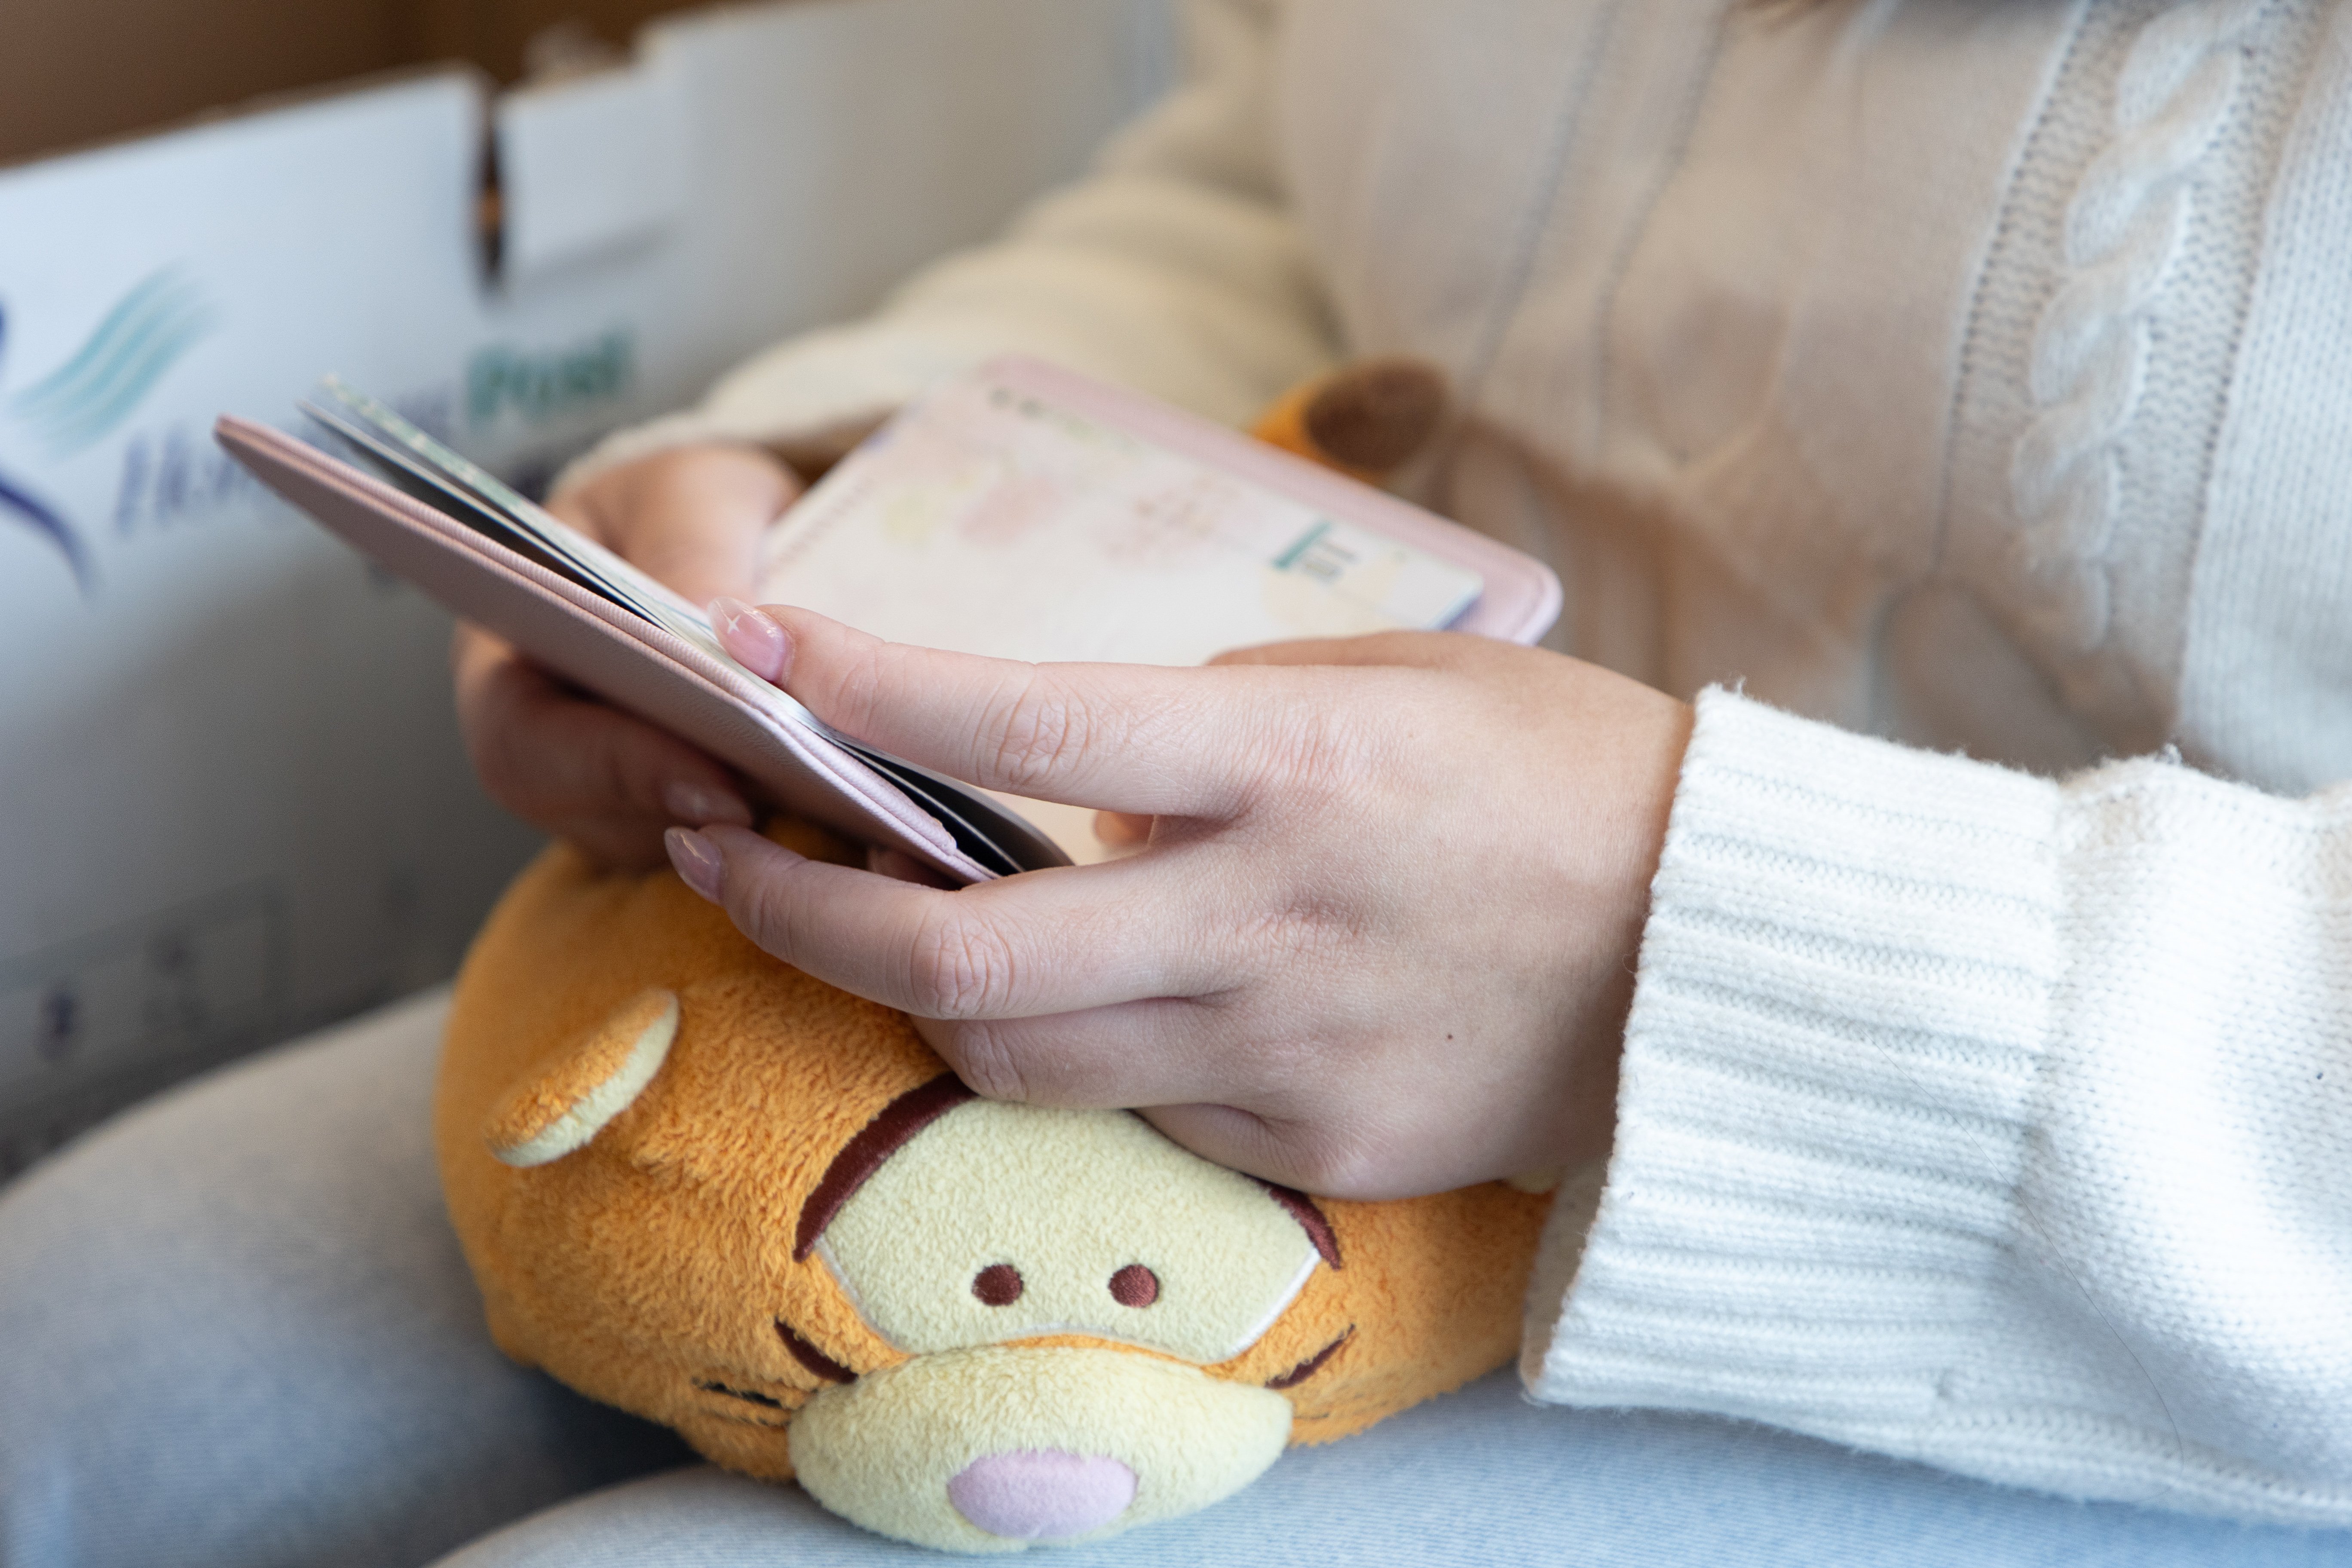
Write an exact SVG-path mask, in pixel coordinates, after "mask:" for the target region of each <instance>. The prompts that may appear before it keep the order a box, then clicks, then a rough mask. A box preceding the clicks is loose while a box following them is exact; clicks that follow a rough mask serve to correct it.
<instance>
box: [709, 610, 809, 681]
mask: <svg viewBox="0 0 2352 1568" xmlns="http://www.w3.org/2000/svg"><path fill="white" fill-rule="evenodd" d="M709 615H710V625H711V626H712V627H713V628H714V629H715V630H716V631H717V632H718V633H719V646H720V647H724V648H725V649H726V650H727V651H728V652H729V653H730V654H731V655H732V656H734V658H735V662H736V663H738V664H740V665H741V666H742V667H743V668H746V669H748V670H750V671H751V673H752V674H754V675H756V676H758V677H759V678H760V679H762V680H770V681H774V682H776V683H777V684H779V685H781V684H782V682H783V679H784V672H785V670H786V669H788V668H791V665H792V662H793V639H792V636H791V634H790V633H788V632H786V631H785V630H784V628H783V627H782V626H778V625H777V624H776V619H775V617H774V616H771V615H769V614H767V612H765V611H763V610H761V609H760V608H758V607H757V606H755V605H747V604H745V603H744V602H743V601H742V600H740V599H726V598H719V599H713V600H711V601H710V609H709Z"/></svg>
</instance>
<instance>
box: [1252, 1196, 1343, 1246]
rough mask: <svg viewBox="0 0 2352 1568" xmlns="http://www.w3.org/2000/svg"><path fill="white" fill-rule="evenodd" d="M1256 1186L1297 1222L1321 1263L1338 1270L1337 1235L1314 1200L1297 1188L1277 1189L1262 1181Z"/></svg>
mask: <svg viewBox="0 0 2352 1568" xmlns="http://www.w3.org/2000/svg"><path fill="white" fill-rule="evenodd" d="M1258 1185H1260V1186H1262V1187H1264V1188H1265V1190H1266V1191H1267V1192H1269V1193H1271V1194H1274V1201H1275V1202H1276V1203H1278V1204H1280V1205H1282V1206H1283V1207H1284V1208H1286V1209H1288V1210H1289V1211H1290V1217H1291V1218H1293V1219H1295V1220H1297V1222H1298V1228H1299V1229H1301V1230H1303V1231H1305V1232H1306V1233H1307V1240H1309V1241H1311V1242H1313V1243H1314V1244H1315V1250H1316V1251H1318V1252H1319V1253H1321V1254H1322V1255H1323V1261H1324V1262H1326V1263H1328V1264H1329V1265H1330V1266H1331V1267H1332V1268H1339V1232H1338V1231H1335V1230H1333V1229H1332V1228H1331V1222H1330V1221H1329V1220H1328V1219H1325V1218H1324V1217H1323V1211H1322V1210H1321V1209H1318V1208H1317V1207H1316V1206H1315V1200H1314V1199H1313V1198H1310V1197H1308V1196H1307V1194H1305V1193H1302V1192H1300V1191H1299V1190H1298V1189H1297V1187H1277V1186H1276V1185H1275V1184H1273V1183H1272V1182H1269V1181H1265V1180H1263V1179H1261V1180H1260V1181H1259V1183H1258Z"/></svg>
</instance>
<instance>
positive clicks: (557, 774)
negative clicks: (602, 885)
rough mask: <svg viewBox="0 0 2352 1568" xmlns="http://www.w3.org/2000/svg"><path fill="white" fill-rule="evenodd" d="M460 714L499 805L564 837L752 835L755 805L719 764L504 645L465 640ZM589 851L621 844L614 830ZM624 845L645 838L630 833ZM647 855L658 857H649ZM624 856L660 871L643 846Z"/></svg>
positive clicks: (477, 636)
mask: <svg viewBox="0 0 2352 1568" xmlns="http://www.w3.org/2000/svg"><path fill="white" fill-rule="evenodd" d="M455 658H456V663H457V709H458V715H459V720H460V726H461V728H462V730H463V731H464V733H465V739H466V744H467V751H468V752H469V753H470V754H471V756H472V758H473V762H474V767H475V771H476V772H477V773H478V774H479V775H480V777H481V780H482V784H483V787H484V788H485V789H487V790H488V792H489V795H490V797H491V798H492V799H493V800H496V801H497V802H498V803H499V805H503V806H505V807H506V808H507V809H508V810H509V811H511V812H513V813H514V814H515V815H516V816H520V817H521V818H522V819H523V820H525V821H526V822H530V823H533V824H536V825H538V826H542V827H547V828H549V829H551V830H554V831H564V830H565V829H566V828H567V827H572V826H578V825H581V824H583V823H602V824H625V823H641V824H643V825H644V826H645V827H646V830H647V832H648V833H649V834H650V835H651V836H652V837H655V838H658V837H659V833H660V829H661V827H662V826H666V825H667V824H669V823H674V822H686V823H691V824H693V825H694V826H703V825H705V824H709V823H730V824H737V825H746V826H748V825H749V824H750V823H751V820H752V816H751V806H750V805H748V804H747V803H746V802H745V801H744V799H743V796H742V793H741V791H740V789H739V788H738V786H737V784H736V783H735V780H734V778H733V776H732V775H731V774H730V773H729V772H728V771H727V769H726V768H724V767H723V766H721V765H720V764H719V763H717V762H715V761H713V760H712V759H711V758H709V756H706V755H705V754H704V753H702V752H699V751H697V750H696V749H695V748H694V747H692V746H689V745H688V744H687V743H686V742H683V741H681V740H679V739H677V737H676V736H674V735H671V734H669V733H667V731H662V730H659V729H656V728H655V727H654V726H653V725H651V724H648V723H646V722H645V721H643V720H641V719H637V718H635V717H634V716H632V715H630V714H626V713H624V712H622V711H620V710H618V709H615V708H611V707H608V706H606V705H605V704H604V703H602V702H597V701H593V700H588V699H585V698H583V697H581V696H579V695H577V694H576V693H574V692H572V691H571V690H570V689H566V688H565V687H563V686H562V685H559V684H558V683H557V682H556V681H555V680H554V679H552V678H551V677H550V676H549V675H547V674H546V673H545V672H544V671H542V670H541V669H540V668H538V667H536V666H534V665H532V664H530V662H529V661H527V660H525V659H524V658H521V657H520V655H518V654H516V653H515V651H514V650H513V649H512V648H510V647H507V646H506V645H505V644H504V643H501V642H499V641H498V640H497V639H496V638H494V637H488V636H486V635H484V634H482V633H480V632H478V631H474V630H472V629H471V628H466V629H464V630H463V631H461V634H460V637H459V640H458V642H457V647H456V652H455ZM591 837H592V839H593V840H595V841H593V842H586V843H583V847H587V848H589V849H591V850H592V851H598V850H603V849H606V848H609V847H611V839H610V836H609V834H608V833H605V832H604V831H602V830H600V831H599V832H597V833H593V834H592V836H591ZM622 837H624V838H631V839H634V838H635V834H634V832H633V831H630V830H626V829H624V830H622ZM648 857H652V858H648ZM625 858H626V859H628V860H630V861H641V862H643V863H645V864H658V863H659V861H658V857H657V856H656V855H655V854H654V850H653V849H652V848H651V847H647V846H646V845H645V844H644V843H643V842H642V841H641V840H640V841H637V843H636V847H635V848H633V849H631V850H630V851H628V852H627V854H626V855H625Z"/></svg>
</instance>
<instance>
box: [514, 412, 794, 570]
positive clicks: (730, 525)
mask: <svg viewBox="0 0 2352 1568" xmlns="http://www.w3.org/2000/svg"><path fill="white" fill-rule="evenodd" d="M800 491H801V483H800V479H799V478H798V477H797V476H795V475H794V474H793V471H792V470H791V469H790V468H786V467H784V465H783V464H782V462H781V461H779V460H778V459H777V458H774V457H773V456H772V455H771V454H770V453H768V452H766V451H764V450H762V449H761V448H759V447H746V446H718V445H705V446H698V447H673V448H671V449H670V450H668V451H664V452H656V453H654V454H652V455H651V456H650V457H645V458H638V459H637V460H636V461H635V462H631V463H623V464H621V465H620V466H619V467H617V468H608V469H606V470H605V471H604V472H603V473H599V474H593V475H591V476H590V477H589V478H588V479H586V480H585V481H583V483H581V484H578V485H575V486H573V487H572V488H571V489H566V490H565V491H564V492H563V493H562V494H561V495H558V496H557V497H556V498H555V499H554V500H551V501H550V502H549V503H548V510H551V511H552V512H554V513H555V515H556V516H558V517H560V518H562V520H563V521H566V522H568V523H570V524H572V527H574V528H577V529H579V530H580V531H582V532H583V533H585V534H587V535H588V536H589V537H590V538H592V539H594V540H596V541H597V542H599V543H602V544H604V545H605V546H606V547H608V548H610V549H611V550H613V551H614V552H617V553H618V554H620V555H622V556H624V557H625V558H626V559H627V560H628V561H629V562H630V563H631V564H633V565H635V566H636V567H638V568H640V569H641V570H643V571H645V572H646V573H648V574H651V575H652V576H653V577H654V578H655V579H656V580H657V581H659V582H661V583H663V584H667V585H668V586H669V587H670V588H672V589H674V590H676V591H677V593H678V594H680V595H683V596H684V597H685V598H686V599H687V600H688V602H689V603H692V604H697V605H707V604H709V602H710V601H711V600H713V599H715V598H718V597H719V596H720V595H741V594H745V593H748V592H749V591H750V589H751V583H752V578H753V576H754V575H755V574H756V571H757V566H758V561H759V549H760V539H761V535H762V534H763V533H764V532H765V531H766V530H767V527H768V525H769V524H770V523H772V522H773V521H775V520H776V519H777V517H778V516H779V515H781V514H782V511H783V510H784V509H785V508H786V507H788V506H790V505H791V504H792V503H793V501H794V500H798V499H799V496H800Z"/></svg>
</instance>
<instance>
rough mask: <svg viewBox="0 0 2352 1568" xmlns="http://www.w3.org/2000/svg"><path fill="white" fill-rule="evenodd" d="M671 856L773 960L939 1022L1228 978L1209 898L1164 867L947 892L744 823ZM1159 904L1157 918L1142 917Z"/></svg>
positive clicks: (677, 848) (1098, 1002) (1131, 866)
mask: <svg viewBox="0 0 2352 1568" xmlns="http://www.w3.org/2000/svg"><path fill="white" fill-rule="evenodd" d="M668 842H669V847H670V858H671V862H672V864H674V865H675V866H677V870H678V874H679V875H680V876H681V877H683V878H684V879H686V880H687V882H688V885H690V886H691V887H693V888H694V889H695V890H696V891H697V892H699V893H701V894H702V895H703V896H704V897H705V898H709V899H711V900H714V901H716V902H718V903H719V904H721V905H722V906H724V907H725V909H726V910H727V912H728V914H729V916H730V918H731V919H733V921H734V922H735V924H736V927H737V928H738V929H739V930H740V931H742V932H743V934H744V935H745V936H748V937H750V938H751V941H752V942H755V943H757V944H758V945H759V946H760V947H761V949H763V950H764V951H766V952H771V953H773V954H774V955H775V956H776V957H778V958H780V959H782V960H783V961H784V962H785V963H789V964H791V965H793V967H794V968H796V969H801V970H805V971H806V972H807V973H811V974H813V975H815V976H816V977H817V978H818V979H820V980H824V981H827V982H829V983H831V984H835V985H838V986H840V987H841V988H842V989H843V990H845V991H850V992H855V993H856V994H858V995H860V996H864V997H866V998H868V999H869V1000H872V1001H876V1002H879V1003H881V1004H882V1005H885V1006H888V1007H897V1008H898V1009H900V1010H901V1011H903V1012H908V1013H912V1014H915V1015H917V1016H921V1017H929V1018H957V1019H969V1018H1008V1017H1025V1016H1032V1015H1036V1014H1045V1013H1070V1012H1076V1011H1079V1010H1081V1009H1083V1008H1087V1007H1099V1006H1106V1005H1111V1004H1114V1003H1118V1002H1128V1001H1133V1000H1135V999H1137V998H1139V997H1146V996H1163V995H1189V994H1198V993H1201V992H1204V991H1208V990H1212V989H1214V988H1215V987H1216V986H1217V985H1218V984H1221V983H1222V981H1223V976H1222V974H1221V973H1219V971H1220V968H1221V961H1220V959H1219V958H1218V956H1217V954H1216V953H1215V952H1214V951H1213V946H1212V944H1211V943H1210V942H1206V941H1204V940H1201V939H1200V938H1199V937H1198V936H1197V935H1195V934H1193V933H1194V932H1195V931H1197V930H1198V929H1199V926H1200V921H1199V919H1198V915H1197V911H1196V910H1195V909H1194V907H1193V906H1194V904H1195V902H1196V900H1193V899H1192V898H1191V897H1189V896H1187V894H1186V892H1185V891H1184V889H1183V888H1182V886H1181V884H1177V885H1174V886H1172V887H1171V879H1170V878H1169V876H1168V875H1167V874H1166V872H1165V868H1164V867H1163V868H1161V869H1160V871H1158V872H1157V873H1155V874H1153V875H1151V876H1150V880H1149V882H1148V883H1145V882H1139V879H1138V878H1137V876H1136V875H1135V870H1136V868H1138V863H1137V862H1132V861H1127V862H1111V863H1108V864H1105V865H1101V866H1092V867H1087V868H1065V869H1061V870H1053V871H1036V872H1031V873H1029V874H1028V875H1026V876H1023V877H1017V878H1012V879H1006V880H1003V881H998V882H983V883H982V884H980V885H979V886H977V887H971V888H961V889H956V890H954V891H951V892H949V891H941V890H940V889H934V888H927V887H921V886H918V885H916V884H914V883H909V882H901V881H896V880H893V879H889V878H886V877H877V876H874V875H873V874H871V873H869V872H865V871H858V870H854V869H851V868H847V867H842V866H828V865H824V864H822V863H820V862H817V861H813V860H807V859H804V858H802V857H800V856H798V855H795V854H793V852H792V851H790V850H788V849H785V848H782V847H780V846H778V845H775V844H772V843H770V842H769V841H768V840H767V839H765V838H762V837H760V836H759V835H758V834H756V833H752V832H750V831H748V830H746V829H743V828H739V827H713V828H709V829H706V830H705V831H702V832H700V833H687V832H684V831H680V830H673V831H672V832H671V833H670V834H669V836H668ZM1145 900H1150V901H1151V903H1152V908H1153V913H1152V918H1151V919H1150V921H1143V920H1139V919H1138V918H1136V914H1135V911H1136V910H1137V909H1138V908H1139V906H1140V905H1141V903H1142V902H1144V901H1145Z"/></svg>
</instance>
